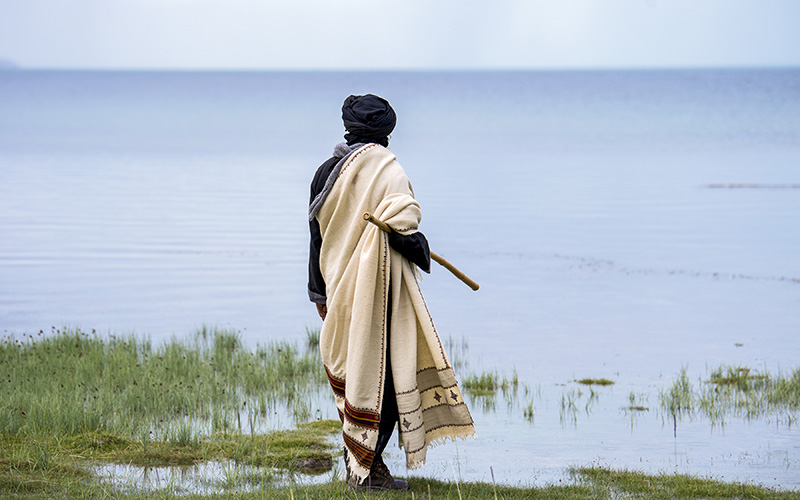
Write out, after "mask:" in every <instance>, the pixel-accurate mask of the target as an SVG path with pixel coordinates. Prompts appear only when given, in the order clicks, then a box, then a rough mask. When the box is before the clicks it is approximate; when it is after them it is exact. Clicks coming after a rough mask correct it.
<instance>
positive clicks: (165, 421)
mask: <svg viewBox="0 0 800 500" xmlns="http://www.w3.org/2000/svg"><path fill="white" fill-rule="evenodd" d="M318 342H319V330H312V329H309V330H307V332H306V339H305V341H301V348H298V347H297V346H296V345H294V344H291V343H288V342H272V343H269V344H267V345H265V346H261V345H259V346H256V347H255V348H246V347H245V346H244V345H243V344H242V341H241V339H240V337H239V334H238V333H237V332H235V331H231V330H226V329H215V328H207V327H204V328H202V329H200V330H199V331H197V332H196V334H195V335H194V336H192V337H191V338H190V339H188V340H178V339H172V340H169V341H167V342H164V343H162V344H161V345H158V346H154V345H153V344H152V343H151V342H150V341H149V340H148V339H143V338H137V337H134V336H124V337H123V336H115V335H108V336H105V337H101V336H99V335H97V334H96V333H94V332H91V333H87V332H83V331H81V330H79V329H71V330H67V329H65V330H56V329H53V331H51V332H48V333H47V334H45V332H39V334H37V335H24V336H22V337H21V338H15V337H7V338H4V339H3V340H0V497H3V498H6V497H12V498H31V499H40V498H41V499H45V498H98V497H99V498H145V497H147V498H153V497H155V498H171V497H172V496H174V495H178V494H180V495H181V496H183V497H184V498H206V497H207V496H208V495H210V496H213V497H214V498H231V499H233V498H236V499H244V498H253V499H260V498H292V499H293V498H309V499H315V498H422V497H423V496H424V497H425V498H451V499H456V498H458V499H460V500H463V499H468V498H475V499H478V498H506V499H514V498H535V497H540V498H555V499H612V498H641V499H657V498H659V499H660V498H686V499H694V498H733V497H742V498H762V499H781V500H782V499H784V498H796V494H797V492H775V491H772V490H769V489H766V488H759V487H756V486H750V485H741V484H736V485H732V484H726V483H720V482H715V481H710V480H705V479H698V478H692V477H688V476H679V475H670V474H662V475H657V476H651V475H645V474H641V473H635V472H625V471H622V472H618V471H611V470H608V469H602V468H584V469H576V470H573V471H572V480H571V481H565V482H564V483H560V484H558V485H552V486H546V487H537V488H525V487H519V488H514V487H507V486H498V485H495V484H487V483H460V482H459V481H458V480H456V482H454V483H444V482H440V481H436V480H431V479H424V478H410V483H411V487H412V492H415V493H414V494H415V497H412V496H410V494H409V493H379V494H375V493H374V492H373V493H371V494H367V493H364V494H360V493H358V494H357V493H354V492H353V491H351V490H349V489H347V486H346V485H345V484H344V482H343V481H341V480H340V477H341V475H342V471H341V470H339V469H340V467H341V466H340V465H339V459H338V457H339V455H340V452H339V451H338V449H337V447H336V446H335V445H333V444H332V443H334V442H336V440H335V439H331V438H332V437H333V436H335V434H337V433H338V432H340V430H341V424H340V423H339V421H332V420H319V416H318V415H319V413H318V410H317V411H315V408H314V407H313V404H314V403H312V402H313V401H317V400H318V396H319V395H320V394H322V393H321V392H320V391H324V393H325V394H327V393H328V391H329V388H328V383H327V378H326V376H325V373H324V370H323V368H322V365H321V363H320V360H319V354H318V350H317V345H318ZM449 343H450V345H451V348H452V350H453V352H454V364H455V363H458V365H459V366H460V367H461V368H462V369H464V370H465V371H466V370H468V363H467V359H466V351H467V345H466V343H465V342H464V341H463V340H462V341H461V343H460V344H457V343H456V342H455V341H453V340H452V339H450V341H449ZM575 382H576V383H578V384H579V385H577V386H575V385H571V386H569V387H567V386H565V385H564V387H565V388H564V389H563V391H562V394H561V404H560V417H561V422H562V425H563V424H567V423H573V424H575V423H577V419H578V415H579V413H582V412H585V413H586V415H589V414H590V413H591V411H592V408H593V406H594V405H595V404H596V403H597V402H598V401H599V394H600V393H602V392H603V391H604V390H605V389H601V388H599V387H603V386H606V385H610V384H613V381H610V380H607V379H583V380H576V381H575ZM559 385H562V384H559ZM462 386H463V389H464V393H465V394H466V395H468V396H469V397H470V398H472V399H473V403H474V402H476V401H477V402H479V403H480V406H481V407H483V409H484V410H493V409H494V407H495V404H496V399H497V398H498V397H501V398H503V399H502V400H504V401H505V403H506V404H507V405H508V408H509V411H514V412H518V413H519V414H521V415H522V416H523V417H524V418H525V419H526V420H528V421H529V422H531V424H533V423H534V415H535V414H536V406H535V404H534V400H533V394H532V391H531V390H530V388H529V387H528V386H527V384H525V383H524V382H521V381H520V380H519V377H518V375H517V373H516V370H514V371H513V372H512V373H511V374H510V375H502V374H500V373H498V372H497V371H485V372H482V373H469V374H468V375H467V376H466V377H464V379H463V382H462ZM596 386H599V387H596ZM660 396H661V407H662V410H664V412H665V413H667V414H670V415H672V416H673V418H674V419H676V421H677V418H678V417H679V416H683V415H694V414H697V413H699V414H702V415H705V416H708V417H709V418H710V419H711V420H712V422H720V421H723V419H724V416H726V415H740V416H744V417H747V418H755V417H758V416H761V415H765V414H767V413H770V414H778V415H781V416H782V417H783V418H784V419H785V420H784V421H787V422H788V423H790V424H791V423H792V422H794V421H795V419H796V417H795V415H796V413H797V411H798V409H799V408H800V369H798V370H795V371H794V372H792V373H790V374H788V375H780V374H779V375H772V374H769V373H766V372H763V373H758V372H756V371H755V370H751V369H749V368H746V367H730V366H722V367H719V368H716V369H714V370H711V371H710V372H709V373H708V376H707V377H706V378H705V379H704V380H698V381H696V382H692V381H691V380H690V379H689V376H688V374H687V370H686V369H684V370H682V371H681V373H680V375H679V376H678V378H677V379H676V380H675V381H674V383H673V384H672V385H671V386H670V387H668V388H666V389H665V390H663V391H661V393H660ZM536 398H537V402H538V401H540V400H541V388H539V389H538V391H537V394H536ZM628 400H629V403H630V404H629V405H628V406H626V407H624V408H623V409H624V410H625V411H626V412H627V413H629V414H630V415H632V418H634V417H633V416H634V415H635V414H636V413H638V412H643V411H647V410H648V409H649V408H648V407H647V406H646V401H647V395H646V394H635V393H634V392H631V393H630V394H629V396H628ZM543 404H544V407H546V406H547V401H546V400H545V401H544V403H543ZM276 415H277V416H276ZM282 417H283V418H285V419H287V420H288V421H287V422H285V423H284V424H276V423H275V422H276V420H277V421H278V422H280V419H281V418H282ZM287 427H291V428H290V429H287ZM109 464H118V466H120V467H127V468H128V469H126V470H132V469H131V468H134V469H135V468H138V469H137V470H141V471H144V472H143V474H144V475H145V476H146V475H147V471H148V470H150V471H155V472H154V475H155V476H156V477H157V476H158V474H159V472H158V471H159V468H162V467H165V466H170V467H173V469H174V468H175V466H181V467H188V468H195V467H200V466H201V465H198V464H205V465H215V466H218V469H217V470H218V471H221V472H217V473H215V474H216V475H214V474H210V475H211V476H212V477H206V476H204V474H206V473H200V476H201V477H200V478H199V482H200V486H198V487H194V486H193V487H191V488H188V487H186V485H185V484H184V483H185V481H184V480H183V479H181V478H182V477H183V475H185V474H187V473H186V472H185V471H184V469H180V470H181V471H182V472H180V473H179V477H178V479H176V480H174V481H175V482H173V480H172V479H170V480H168V481H166V482H165V481H164V480H163V478H162V480H161V481H160V482H157V484H156V485H153V484H150V486H143V485H142V484H140V483H138V482H137V481H136V480H129V484H125V483H124V481H123V484H120V483H119V482H118V481H117V482H112V483H109V481H108V480H107V479H103V478H102V477H100V476H102V473H101V472H99V471H101V470H103V468H104V467H109V466H110V465H109ZM174 470H177V469H174ZM203 470H205V469H203ZM286 471H288V474H290V475H289V476H288V477H289V480H288V481H287V479H286V478H287V476H286V474H287V472H286ZM297 472H301V473H304V474H321V473H324V474H326V475H328V476H329V477H328V476H317V477H319V478H320V479H321V480H322V482H321V484H317V485H304V486H301V485H298V484H296V483H294V482H293V481H292V479H291V478H292V477H294V476H293V474H295V473H297ZM128 474H132V473H128ZM162 474H164V472H162ZM206 475H208V474H206ZM520 481H522V483H523V484H524V483H525V481H526V478H520ZM203 495H207V496H206V497H204V496H203Z"/></svg>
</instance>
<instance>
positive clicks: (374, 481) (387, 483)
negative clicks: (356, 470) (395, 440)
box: [347, 457, 408, 491]
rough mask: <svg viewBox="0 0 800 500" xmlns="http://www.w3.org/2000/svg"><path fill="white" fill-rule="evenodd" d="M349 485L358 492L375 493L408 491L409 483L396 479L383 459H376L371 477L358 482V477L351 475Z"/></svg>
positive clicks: (370, 473) (348, 479) (348, 480)
mask: <svg viewBox="0 0 800 500" xmlns="http://www.w3.org/2000/svg"><path fill="white" fill-rule="evenodd" d="M347 485H348V486H350V488H352V489H354V490H356V491H367V490H369V491H375V490H396V491H406V490H408V481H403V480H402V479H395V478H393V477H392V473H391V472H389V468H388V467H386V464H385V463H383V458H380V457H379V458H376V459H375V462H373V464H372V470H370V472H369V476H367V477H365V478H364V480H363V481H361V482H360V483H359V482H358V477H356V476H354V475H349V477H348V478H347Z"/></svg>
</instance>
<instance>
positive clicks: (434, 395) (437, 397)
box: [433, 392, 442, 403]
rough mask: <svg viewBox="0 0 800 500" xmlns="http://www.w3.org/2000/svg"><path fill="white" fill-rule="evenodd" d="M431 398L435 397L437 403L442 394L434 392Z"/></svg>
mask: <svg viewBox="0 0 800 500" xmlns="http://www.w3.org/2000/svg"><path fill="white" fill-rule="evenodd" d="M433 399H435V400H436V402H437V403H440V402H441V401H442V395H441V394H439V393H438V392H434V393H433Z"/></svg>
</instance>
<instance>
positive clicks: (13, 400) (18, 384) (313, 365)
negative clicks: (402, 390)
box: [0, 327, 327, 445]
mask: <svg viewBox="0 0 800 500" xmlns="http://www.w3.org/2000/svg"><path fill="white" fill-rule="evenodd" d="M326 384H327V379H326V377H325V374H324V371H323V370H322V367H321V363H320V362H319V359H318V355H317V354H316V353H314V352H306V353H302V352H300V351H299V350H298V349H297V347H296V346H295V345H293V344H290V343H288V342H271V343H268V344H266V345H263V346H262V345H259V346H257V347H256V349H255V350H249V349H245V348H243V346H242V342H241V339H240V337H239V334H238V333H237V332H235V331H231V330H224V329H216V328H214V329H210V328H208V327H203V328H202V329H200V330H199V331H198V332H197V334H196V335H195V336H194V337H193V338H191V339H190V340H188V341H182V340H179V339H175V338H173V339H171V340H169V341H167V342H165V343H164V344H162V345H160V346H157V347H156V346H153V345H152V343H151V341H150V340H149V339H146V338H145V339H142V338H137V337H134V336H124V337H118V336H115V335H109V336H106V337H101V336H99V335H98V334H96V333H95V332H92V333H87V332H83V331H81V330H79V329H72V330H66V329H65V330H56V329H53V331H52V332H50V333H49V334H47V335H45V334H44V332H39V334H37V335H23V336H22V337H21V338H15V337H7V338H5V339H3V340H2V341H1V342H0V400H2V401H3V403H4V404H3V405H2V407H0V434H6V435H18V434H25V435H51V436H52V435H64V436H72V435H77V434H80V433H86V432H94V431H107V432H110V433H113V434H115V435H119V436H124V437H126V438H131V439H136V440H141V441H147V440H151V439H156V440H168V441H174V442H176V443H178V444H182V445H183V444H187V443H188V444H192V443H196V442H197V440H198V438H199V435H209V434H213V433H218V432H223V433H225V432H239V431H241V430H243V429H242V428H243V427H244V426H246V425H248V424H249V425H250V427H251V429H252V428H253V427H256V426H258V425H260V424H263V423H264V422H263V421H264V418H265V417H266V416H267V415H269V414H271V413H273V412H274V411H275V410H276V409H277V408H279V407H282V408H285V409H286V410H287V411H288V412H289V414H290V415H291V416H292V418H293V419H294V420H295V421H296V422H302V421H306V420H309V417H310V415H311V410H312V409H311V407H310V403H309V401H310V400H311V399H312V396H313V395H314V394H316V393H317V392H318V391H321V390H324V389H325V388H326ZM243 422H244V423H243Z"/></svg>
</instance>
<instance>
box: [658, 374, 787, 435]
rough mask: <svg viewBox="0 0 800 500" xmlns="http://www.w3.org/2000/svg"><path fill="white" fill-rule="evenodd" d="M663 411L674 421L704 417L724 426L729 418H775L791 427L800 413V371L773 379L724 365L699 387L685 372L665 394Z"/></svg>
mask: <svg viewBox="0 0 800 500" xmlns="http://www.w3.org/2000/svg"><path fill="white" fill-rule="evenodd" d="M661 407H662V408H663V409H664V410H665V411H667V412H669V413H670V414H672V415H673V417H679V416H685V415H687V416H694V415H696V414H700V415H703V416H705V417H707V418H708V419H710V420H711V422H712V423H720V424H721V423H724V422H725V418H726V417H729V416H735V417H744V418H748V419H751V418H758V417H761V416H764V415H767V414H771V415H775V416H776V417H777V418H778V421H784V422H785V423H787V424H790V425H791V424H793V423H794V422H796V421H797V413H798V411H800V368H798V369H795V370H794V371H793V372H791V373H789V374H780V373H779V374H777V375H773V374H770V373H767V372H764V373H757V372H755V371H754V370H752V369H750V368H747V367H741V366H736V367H734V366H727V365H723V366H720V367H717V368H715V369H713V370H711V372H710V374H709V376H708V379H707V380H705V381H702V380H701V381H699V383H698V385H697V387H695V385H694V384H693V383H692V382H691V381H690V380H689V377H688V375H687V373H686V369H685V368H684V369H683V370H681V373H680V375H679V376H678V378H677V379H676V380H675V382H673V384H672V385H671V386H670V387H669V388H668V389H667V390H666V391H662V392H661Z"/></svg>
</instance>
